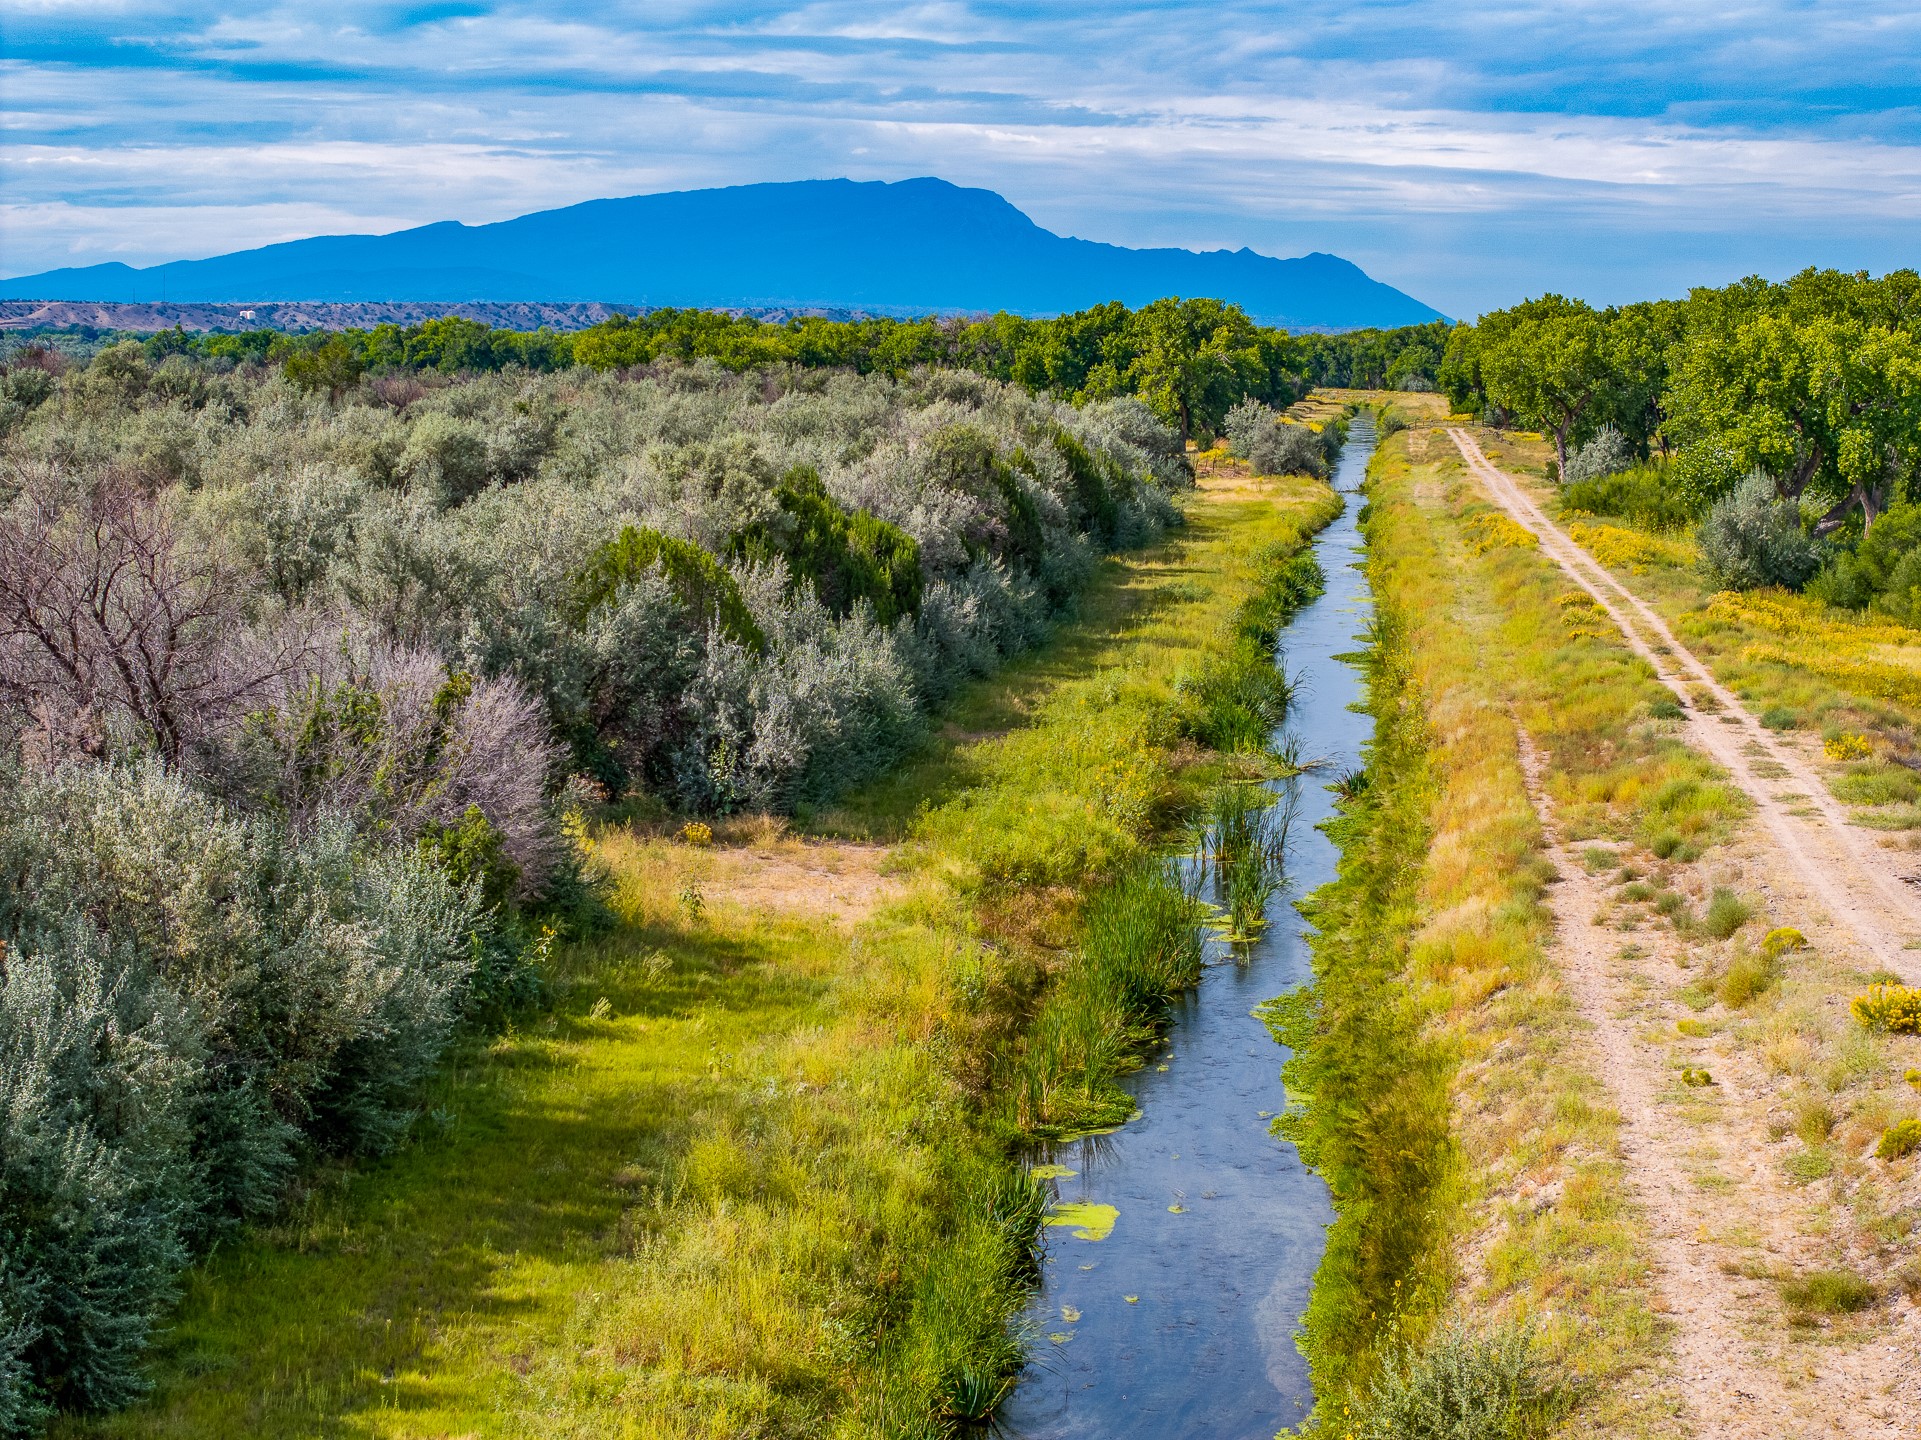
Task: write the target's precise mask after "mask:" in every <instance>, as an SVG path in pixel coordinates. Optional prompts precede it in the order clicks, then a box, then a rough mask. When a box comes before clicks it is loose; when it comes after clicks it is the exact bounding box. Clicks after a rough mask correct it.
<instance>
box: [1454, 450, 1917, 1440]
mask: <svg viewBox="0 0 1921 1440" xmlns="http://www.w3.org/2000/svg"><path fill="white" fill-rule="evenodd" d="M1448 433H1449V435H1450V437H1451V438H1452V439H1453V441H1454V443H1455V445H1456V446H1457V447H1458V448H1459V450H1460V452H1461V455H1462V458H1463V459H1464V460H1465V461H1466V462H1467V465H1468V469H1469V471H1470V473H1471V474H1473V476H1474V477H1475V478H1476V479H1477V480H1478V481H1479V482H1480V483H1481V484H1482V485H1483V486H1485V487H1486V489H1487V491H1488V493H1489V494H1490V495H1491V496H1492V497H1493V498H1494V500H1495V501H1496V502H1497V503H1498V504H1499V505H1500V506H1501V508H1502V509H1503V510H1505V511H1506V512H1507V513H1508V515H1509V516H1511V517H1512V518H1513V519H1514V520H1515V521H1516V522H1517V523H1519V524H1520V525H1522V526H1524V527H1525V528H1526V529H1527V530H1529V531H1530V532H1532V533H1533V535H1534V536H1535V538H1536V539H1537V540H1538V541H1539V543H1540V546H1541V550H1542V552H1543V553H1544V554H1545V555H1546V556H1547V557H1548V558H1549V559H1551V560H1553V561H1554V562H1555V563H1556V564H1557V565H1559V566H1560V568H1561V569H1562V570H1563V571H1564V572H1565V573H1566V574H1567V576H1568V577H1569V578H1570V579H1571V580H1573V581H1574V583H1576V584H1577V585H1579V586H1580V587H1581V588H1582V589H1583V590H1584V591H1586V592H1587V594H1588V595H1589V596H1590V597H1591V598H1592V599H1593V600H1594V601H1595V603H1596V604H1598V605H1600V606H1601V608H1602V609H1603V610H1604V611H1605V612H1606V613H1607V614H1608V615H1609V616H1610V617H1611V618H1612V619H1613V621H1614V623H1615V624H1616V625H1618V626H1619V627H1620V630H1621V633H1622V634H1623V635H1624V636H1625V637H1626V639H1627V641H1628V643H1629V645H1631V646H1632V647H1633V649H1634V651H1635V652H1636V653H1637V654H1639V655H1640V656H1642V657H1643V658H1644V659H1645V660H1647V662H1648V663H1649V664H1650V665H1651V666H1653V668H1654V670H1655V673H1656V674H1657V675H1658V676H1659V677H1660V679H1661V681H1662V683H1663V684H1665V685H1666V686H1667V687H1668V688H1669V689H1670V690H1671V691H1672V692H1673V693H1674V695H1675V697H1676V699H1677V700H1679V701H1680V703H1681V705H1682V706H1683V707H1684V712H1685V716H1686V720H1685V738H1686V740H1687V741H1688V743H1690V744H1691V745H1694V746H1696V747H1698V748H1699V749H1700V750H1701V751H1702V752H1704V753H1706V754H1707V755H1709V756H1711V757H1712V758H1713V759H1714V760H1715V761H1716V762H1717V763H1719V764H1720V765H1721V766H1722V767H1723V768H1724V769H1725V770H1726V771H1727V772H1728V774H1729V776H1730V777H1731V778H1732V779H1733V781H1734V783H1736V784H1738V785H1739V786H1740V787H1741V788H1742V790H1743V791H1745V792H1746V794H1747V795H1748V796H1749V798H1750V799H1751V800H1752V801H1753V802H1754V807H1755V819H1756V821H1757V822H1758V829H1759V834H1758V835H1757V836H1756V839H1757V840H1759V841H1760V842H1761V843H1760V844H1758V845H1756V846H1754V847H1751V853H1750V854H1749V855H1748V856H1747V857H1746V858H1745V860H1744V861H1742V862H1741V863H1742V864H1743V867H1744V871H1745V874H1746V877H1747V879H1748V880H1749V881H1750V882H1752V883H1753V884H1754V885H1755V886H1756V888H1758V889H1760V890H1762V891H1764V892H1766V893H1768V894H1769V895H1770V896H1771V897H1773V899H1774V902H1775V903H1776V904H1778V905H1781V906H1783V907H1786V913H1788V914H1792V915H1795V916H1796V918H1797V919H1798V918H1799V917H1800V916H1802V915H1806V916H1807V917H1808V918H1807V921H1806V925H1807V928H1808V930H1809V933H1810V934H1811V935H1813V936H1816V937H1818V941H1817V943H1819V944H1820V945H1821V946H1822V947H1823V948H1824V949H1833V950H1838V951H1846V950H1848V949H1850V948H1858V951H1859V954H1858V955H1857V956H1856V959H1857V960H1858V961H1860V962H1862V963H1864V964H1865V965H1868V966H1873V965H1880V966H1883V967H1886V968H1888V969H1891V970H1895V971H1897V972H1899V973H1902V974H1905V975H1907V976H1908V977H1909V978H1910V979H1912V978H1913V975H1914V971H1915V969H1916V965H1915V952H1913V951H1909V950H1906V949H1904V946H1905V944H1906V943H1907V941H1908V940H1909V938H1910V937H1911V936H1915V935H1918V934H1921V896H1916V895H1915V893H1914V892H1913V891H1912V890H1911V889H1910V888H1909V887H1908V886H1907V885H1905V884H1903V883H1902V882H1901V881H1900V880H1899V878H1898V877H1897V875H1896V873H1895V864H1894V856H1892V855H1891V854H1889V853H1888V852H1886V851H1883V850H1880V849H1879V848H1878V847H1877V846H1874V845H1873V844H1872V843H1870V842H1869V840H1868V838H1867V837H1866V836H1864V835H1863V834H1862V832H1860V831H1859V830H1856V829H1854V828H1853V827H1850V826H1849V825H1848V824H1847V820H1846V815H1845V812H1844V811H1843V809H1842V807H1841V806H1840V805H1839V804H1838V803H1837V802H1836V801H1835V800H1834V799H1833V797H1832V796H1831V795H1829V793H1828V791H1827V788H1826V786H1825V785H1824V784H1823V782H1822V780H1821V778H1820V776H1819V775H1818V774H1816V773H1815V771H1814V770H1813V768H1812V767H1811V766H1809V765H1808V764H1807V762H1806V760H1805V759H1804V758H1803V757H1802V756H1800V755H1799V754H1797V753H1796V752H1795V751H1793V750H1792V749H1791V748H1789V747H1788V746H1787V745H1784V744H1782V743H1780V742H1779V741H1777V739H1776V738H1775V737H1774V736H1773V735H1772V733H1771V732H1769V731H1767V730H1766V729H1765V728H1763V727H1762V726H1761V725H1759V724H1758V723H1757V722H1756V721H1755V720H1754V719H1753V718H1752V717H1751V716H1749V715H1748V714H1747V712H1746V711H1745V710H1744V709H1743V708H1742V707H1741V705H1740V703H1739V701H1738V700H1737V699H1736V697H1735V696H1734V695H1732V694H1731V693H1729V692H1728V691H1727V690H1726V689H1725V688H1724V687H1722V686H1721V685H1720V684H1719V683H1718V682H1716V681H1715V679H1714V677H1713V676H1712V674H1710V673H1709V672H1708V670H1707V667H1706V666H1705V665H1703V664H1702V663H1701V661H1700V660H1699V659H1698V658H1697V657H1696V656H1694V655H1693V654H1691V653H1690V652H1689V651H1688V650H1687V649H1686V648H1685V647H1684V646H1683V645H1681V644H1680V643H1679V641H1677V640H1676V638H1675V636H1674V635H1673V633H1672V632H1671V631H1670V630H1669V628H1668V626H1667V625H1666V624H1665V623H1664V622H1663V621H1662V620H1661V618H1660V616H1659V615H1657V614H1656V613H1655V612H1654V611H1653V610H1652V609H1650V608H1649V607H1648V606H1647V605H1646V604H1645V603H1643V602H1642V601H1641V600H1640V599H1639V597H1637V596H1635V595H1634V594H1632V593H1631V592H1630V591H1628V590H1627V589H1626V588H1625V587H1624V586H1622V585H1621V584H1620V583H1619V582H1618V581H1616V580H1615V579H1614V578H1613V576H1611V575H1609V574H1608V573H1607V571H1606V570H1605V569H1604V568H1603V567H1602V566H1601V565H1600V564H1598V563H1597V562H1596V561H1595V560H1594V559H1593V558H1592V557H1591V556H1589V555H1588V554H1587V553H1586V552H1585V551H1583V550H1582V549H1581V548H1580V547H1579V546H1577V545H1576V544H1575V543H1574V542H1573V540H1572V539H1570V538H1569V537H1568V536H1567V535H1566V534H1565V533H1564V532H1563V531H1562V530H1561V529H1560V528H1559V527H1558V526H1556V525H1555V524H1554V522H1553V521H1552V520H1550V519H1549V518H1548V516H1547V515H1546V514H1545V513H1544V512H1543V511H1542V510H1541V508H1540V507H1539V506H1538V505H1537V504H1536V503H1535V502H1534V501H1533V499H1532V497H1530V496H1529V495H1528V493H1527V491H1526V490H1525V489H1524V488H1523V487H1522V486H1521V484H1520V483H1519V482H1517V481H1516V480H1515V479H1514V478H1513V477H1511V476H1509V475H1506V474H1504V473H1503V472H1502V471H1500V470H1499V469H1498V468H1497V467H1495V466H1494V465H1493V464H1492V463H1490V462H1489V461H1488V459H1487V457H1486V456H1485V455H1484V454H1483V453H1482V452H1481V450H1480V447H1479V446H1478V445H1477V444H1476V443H1475V441H1474V439H1473V437H1472V436H1470V435H1468V434H1467V433H1466V432H1465V431H1462V430H1458V429H1455V430H1450V431H1449V432H1448ZM1519 740H1520V746H1521V753H1522V761H1523V767H1524V769H1525V771H1526V775H1527V780H1528V788H1529V793H1530V795H1531V797H1532V799H1533V801H1534V805H1535V808H1536V811H1537V813H1539V815H1540V816H1541V819H1542V823H1543V826H1544V828H1545V830H1546V833H1547V842H1548V855H1549V857H1550V858H1551V859H1552V860H1553V861H1554V862H1555V866H1556V871H1557V882H1556V883H1555V884H1554V885H1553V886H1552V887H1551V888H1550V891H1549V896H1548V902H1549V905H1550V906H1551V908H1552V910H1553V912H1554V917H1555V932H1556V944H1555V952H1554V953H1555V958H1556V961H1557V964H1558V967H1559V969H1560V971H1561V974H1562V976H1563V978H1564V980H1565V981H1566V983H1567V985H1568V988H1569V991H1570V993H1571V995H1572V996H1573V998H1574V1000H1575V1003H1576V1005H1577V1007H1578V1008H1579V1010H1580V1012H1581V1014H1582V1016H1583V1018H1584V1019H1585V1020H1586V1021H1587V1022H1588V1024H1589V1025H1590V1026H1591V1027H1592V1033H1593V1038H1594V1045H1595V1050H1596V1052H1597V1056H1596V1058H1597V1063H1598V1069H1599V1072H1600V1075H1601V1078H1602V1079H1603V1080H1604V1082H1605V1083H1606V1085H1607V1087H1608V1090H1609V1092H1610V1094H1611V1095H1612V1097H1613V1099H1614V1101H1615V1104H1616V1106H1617V1107H1618V1110H1619V1113H1620V1116H1621V1150H1622V1156H1623V1160H1624V1162H1625V1164H1626V1168H1627V1172H1628V1180H1629V1185H1630V1189H1631V1190H1632V1192H1633V1194H1634V1196H1635V1198H1636V1200H1637V1201H1638V1202H1639V1205H1640V1208H1641V1212H1642V1214H1643V1216H1644V1218H1645V1220H1646V1223H1647V1230H1648V1247H1649V1254H1650V1258H1651V1259H1652V1261H1653V1263H1654V1266H1655V1276H1654V1282H1655V1284H1656V1285H1657V1286H1658V1288H1659V1293H1660V1295H1661V1303H1660V1306H1659V1308H1660V1309H1661V1310H1663V1311H1664V1312H1665V1313H1666V1314H1667V1316H1668V1317H1669V1318H1670V1319H1671V1320H1672V1321H1673V1322H1674V1330H1673V1358H1674V1364H1675V1367H1676V1372H1677V1374H1676V1378H1677V1379H1678V1380H1679V1381H1680V1382H1681V1391H1682V1394H1683V1396H1684V1403H1685V1405H1686V1410H1687V1419H1688V1424H1689V1427H1690V1430H1691V1433H1692V1434H1693V1435H1694V1436H1696V1437H1702V1440H1706V1437H1712V1440H1815V1437H1827V1436H1840V1435H1845V1436H1849V1437H1861V1440H1895V1437H1914V1436H1917V1435H1921V1375H1917V1373H1916V1371H1917V1355H1916V1349H1917V1345H1916V1339H1917V1334H1918V1333H1921V1324H1918V1323H1917V1313H1916V1312H1915V1310H1914V1309H1913V1307H1912V1306H1910V1305H1907V1304H1906V1303H1905V1302H1897V1303H1896V1306H1895V1310H1894V1313H1893V1314H1892V1315H1891V1316H1890V1318H1891V1320H1892V1322H1893V1323H1892V1326H1891V1328H1890V1329H1887V1330H1876V1331H1868V1332H1856V1333H1847V1334H1842V1333H1835V1334H1829V1335H1826V1336H1824V1337H1823V1341H1822V1342H1821V1343H1819V1344H1815V1343H1810V1341H1809V1340H1808V1339H1807V1338H1806V1337H1803V1338H1800V1339H1796V1338H1794V1337H1793V1336H1791V1335H1790V1333H1789V1330H1788V1326H1787V1325H1786V1324H1784V1323H1783V1320H1782V1316H1781V1310H1780V1306H1779V1303H1778V1299H1777V1296H1776V1292H1775V1285H1774V1283H1773V1279H1772V1277H1773V1276H1774V1275H1776V1274H1791V1273H1801V1272H1804V1271H1806V1270H1809V1269H1817V1268H1824V1267H1827V1266H1832V1265H1836V1264H1841V1263H1845V1261H1846V1260H1847V1259H1848V1258H1849V1252H1850V1251H1852V1250H1855V1249H1857V1248H1859V1237H1852V1236H1850V1235H1849V1233H1848V1230H1849V1227H1848V1225H1847V1222H1846V1220H1845V1218H1844V1216H1843V1214H1842V1213H1839V1212H1838V1211H1837V1210H1836V1208H1835V1207H1833V1206H1832V1205H1831V1203H1830V1202H1829V1201H1828V1200H1827V1199H1826V1198H1825V1197H1824V1196H1822V1195H1819V1194H1815V1193H1811V1192H1810V1191H1808V1190H1806V1189H1803V1188H1796V1187H1794V1186H1791V1185H1789V1184H1788V1183H1786V1181H1785V1180H1784V1178H1783V1176H1782V1174H1781V1172H1780V1170H1779V1167H1778V1164H1777V1156H1776V1152H1775V1151H1774V1149H1773V1146H1772V1144H1771V1137H1770V1134H1769V1122H1770V1119H1771V1116H1772V1114H1773V1112H1774V1109H1775V1107H1776V1106H1777V1104H1778V1098H1777V1096H1776V1093H1775V1090H1774V1087H1773V1085H1772V1083H1771V1079H1770V1076H1769V1074H1768V1073H1767V1071H1766V1069H1765V1068H1764V1066H1763V1065H1762V1064H1761V1063H1759V1062H1758V1061H1757V1060H1756V1058H1755V1057H1754V1056H1752V1055H1750V1054H1746V1053H1743V1052H1742V1051H1739V1050H1735V1051H1732V1052H1729V1051H1726V1050H1721V1051H1718V1052H1716V1053H1714V1054H1713V1056H1712V1063H1713V1067H1714V1079H1713V1085H1712V1088H1711V1089H1709V1090H1706V1091H1693V1092H1682V1093H1677V1092H1679V1090H1680V1087H1679V1086H1678V1085H1677V1083H1676V1079H1677V1074H1678V1066H1679V1065H1680V1064H1682V1063H1687V1064H1700V1063H1703V1062H1705V1061H1707V1060H1708V1058H1709V1055H1708V1052H1707V1049H1706V1045H1705V1042H1698V1043H1690V1042H1686V1041H1680V1040H1677V1038H1676V1025H1675V1018H1676V1017H1675V1013H1674V1011H1675V1007H1674V1005H1673V1003H1672V1002H1671V1000H1669V999H1668V998H1666V997H1668V996H1669V995H1671V992H1672V990H1673V984H1674V977H1675V975H1676V974H1677V973H1679V972H1678V971H1677V968H1676V967H1677V964H1686V963H1687V962H1688V958H1689V957H1688V956H1687V954H1686V950H1687V946H1686V945H1685V943H1684V942H1682V941H1681V939H1680V937H1679V936H1677V935H1674V934H1666V935H1661V934H1656V933H1651V932H1647V931H1637V934H1636V943H1634V944H1631V945H1626V946H1621V945H1619V944H1618V939H1616V938H1615V937H1614V936H1613V932H1611V930H1610V929H1608V928H1604V926H1603V922H1604V921H1605V920H1606V919H1607V917H1608V912H1609V908H1610V903H1611V901H1610V896H1609V895H1608V893H1607V886H1606V884H1605V883H1604V882H1603V881H1602V880H1601V879H1599V878H1597V877H1595V876H1594V875H1592V874H1590V873H1589V868H1588V866H1587V865H1585V864H1584V860H1585V859H1586V858H1588V852H1590V851H1592V850H1593V848H1594V847H1593V846H1591V845H1587V846H1575V845H1570V844H1568V843H1567V842H1566V841H1565V839H1564V837H1563V836H1562V835H1561V834H1560V833H1559V830H1558V826H1557V823H1556V817H1555V815H1554V811H1553V807H1552V804H1551V800H1550V797H1549V795H1548V791H1547V787H1546V786H1545V784H1544V783H1543V777H1544V761H1543V757H1542V756H1541V754H1540V752H1539V750H1538V749H1537V748H1536V747H1535V746H1534V744H1533V743H1532V741H1531V740H1530V739H1529V737H1528V736H1527V734H1526V732H1525V731H1524V730H1523V731H1520V733H1519ZM1774 767H1779V768H1778V769H1777V768H1774ZM1784 788H1785V789H1788V790H1792V791H1795V792H1798V793H1795V794H1792V795H1784V794H1783V793H1781V792H1782V791H1783V789H1784ZM1791 805H1792V806H1794V807H1795V808H1796V810H1798V811H1799V813H1795V810H1791V809H1790V808H1789V807H1790V806H1791ZM1623 858H1624V859H1625V858H1626V857H1625V856H1624V857H1623ZM1823 911H1825V912H1826V913H1822V912H1823ZM1681 1013H1682V1015H1683V1016H1685V1014H1686V1012H1685V1011H1683V1012H1681ZM1684 1033H1686V1032H1684ZM1690 1050H1693V1051H1695V1052H1696V1053H1694V1054H1689V1053H1686V1052H1688V1051H1690ZM1684 1095H1685V1098H1683V1097H1684Z"/></svg>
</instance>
